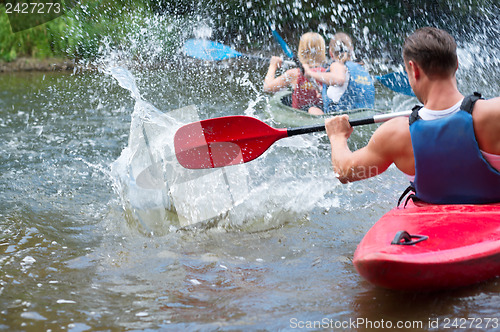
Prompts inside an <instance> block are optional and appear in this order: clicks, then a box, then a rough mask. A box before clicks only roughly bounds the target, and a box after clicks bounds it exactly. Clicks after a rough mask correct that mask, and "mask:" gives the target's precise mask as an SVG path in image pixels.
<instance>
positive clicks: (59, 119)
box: [0, 49, 500, 331]
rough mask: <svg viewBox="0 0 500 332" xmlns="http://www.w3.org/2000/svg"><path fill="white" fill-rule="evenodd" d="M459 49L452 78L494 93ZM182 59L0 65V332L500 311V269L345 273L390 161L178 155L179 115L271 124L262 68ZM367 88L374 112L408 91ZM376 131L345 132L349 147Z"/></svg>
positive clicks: (295, 149)
mask: <svg viewBox="0 0 500 332" xmlns="http://www.w3.org/2000/svg"><path fill="white" fill-rule="evenodd" d="M463 52H464V53H463V54H462V55H461V57H462V59H463V60H464V61H463V62H464V63H465V69H464V70H465V71H464V74H463V76H462V77H461V78H460V84H461V87H463V88H467V89H469V88H470V89H481V90H482V91H486V93H490V94H492V93H493V92H495V93H496V92H498V72H495V71H493V72H492V73H491V76H490V78H491V80H490V81H488V82H486V83H487V84H486V83H484V82H483V83H484V84H483V83H482V82H480V81H477V80H472V79H469V76H468V75H469V74H470V72H471V71H472V69H469V68H470V66H472V64H471V63H470V62H467V61H470V59H471V58H470V53H468V52H467V49H465V50H464V51H463ZM490 60H491V59H490ZM259 66H261V67H259ZM491 66H492V65H491V63H486V64H485V65H483V67H482V68H483V70H486V69H487V68H491ZM113 68H114V69H113ZM186 68H187V69H186ZM186 68H184V70H177V69H176V68H175V67H169V68H165V69H154V70H144V69H142V70H140V69H133V68H132V69H125V68H122V67H108V68H105V70H101V71H99V72H77V73H75V74H71V73H26V74H2V75H0V160H1V162H0V329H2V330H8V331H22V330H27V331H28V330H29V331H42V330H52V331H58V330H69V331H91V330H99V331H102V330H181V329H189V330H287V329H293V328H294V327H300V326H302V327H308V326H307V324H308V322H313V321H322V322H323V323H325V322H329V323H330V324H332V323H331V322H340V323H343V322H350V321H352V320H356V319H364V320H368V321H372V322H374V323H377V322H379V323H380V322H381V321H382V320H384V321H386V322H387V321H391V322H393V323H394V324H396V322H398V321H404V322H413V321H417V322H422V324H423V325H422V328H421V330H427V329H428V328H429V324H430V320H432V321H435V320H436V319H440V320H441V321H443V320H444V319H447V318H451V319H453V318H460V317H479V318H488V317H490V318H493V317H496V318H500V317H499V316H498V307H499V303H500V298H499V291H500V284H499V281H498V280H493V281H489V282H486V283H483V284H480V285H476V286H473V287H469V288H464V289H460V290H455V291H449V292H443V293H437V294H436V293H434V294H419V293H397V292H391V291H386V290H383V289H378V288H375V287H373V286H371V285H370V284H368V283H367V282H366V281H364V280H363V279H362V278H361V277H360V276H359V275H358V274H357V273H356V271H355V269H354V267H353V265H352V261H351V260H352V257H353V253H354V250H355V248H356V246H357V244H358V243H359V242H360V240H361V239H362V237H363V235H364V234H365V233H366V232H367V231H368V229H369V228H370V227H371V226H372V225H373V224H374V223H375V222H376V220H377V219H378V218H380V217H381V216H382V215H383V214H384V213H385V212H386V211H388V210H389V209H390V208H392V207H394V206H395V204H396V201H397V198H398V197H399V194H400V192H401V191H402V190H403V189H404V188H405V187H406V185H407V180H406V178H405V177H404V176H403V175H402V174H401V173H399V172H398V171H397V170H396V169H394V168H390V169H389V170H388V171H387V172H386V173H384V174H383V175H381V176H379V177H377V178H373V179H369V180H366V181H363V182H360V183H354V184H349V185H345V186H344V185H341V184H339V183H338V181H337V180H336V179H335V177H334V174H333V172H332V170H331V166H330V159H329V158H330V152H329V144H328V141H327V138H326V137H325V135H324V133H317V134H310V135H302V136H299V137H294V138H289V139H284V140H281V141H280V142H278V143H276V144H274V145H273V146H272V147H271V148H270V149H269V151H267V152H266V154H264V155H263V156H262V157H261V158H259V159H257V160H255V161H253V162H251V163H248V164H246V165H244V166H237V167H235V168H227V169H226V171H221V170H218V171H209V172H205V173H203V172H204V171H201V172H202V173H196V172H200V171H191V173H189V172H185V171H182V170H179V169H178V168H176V166H175V165H174V164H173V162H174V161H175V160H174V161H173V159H172V158H171V157H172V152H171V150H169V149H171V139H172V136H173V134H174V133H175V130H176V129H177V128H178V127H179V126H180V125H182V124H185V123H187V122H189V121H194V120H196V119H197V118H209V117H214V116H221V115H242V114H245V115H251V116H256V117H258V118H259V119H261V120H263V121H266V122H267V123H269V124H271V125H273V126H275V127H279V126H281V125H280V124H278V123H275V122H273V119H272V117H271V116H270V115H269V112H268V107H269V106H268V99H269V96H268V95H265V94H262V92H261V91H262V89H261V82H262V78H263V75H264V73H265V65H262V64H255V63H253V62H251V63H247V62H244V61H243V62H241V63H239V62H229V63H225V64H221V65H218V66H213V65H209V64H203V63H192V64H189V65H188V67H186ZM235 68H239V71H238V70H235ZM249 73H250V74H249ZM193 77H196V79H193ZM495 80H496V81H495ZM495 84H496V85H495ZM495 87H496V88H495ZM492 91H493V92H492ZM377 96H378V100H377V107H379V108H383V109H393V110H400V109H404V108H405V107H409V106H410V105H413V103H414V102H415V100H410V99H408V98H407V97H402V96H396V95H394V94H392V93H391V92H388V91H386V90H384V88H382V87H381V86H377ZM189 105H193V106H191V107H189V108H184V109H182V110H178V109H180V108H183V107H187V106H189ZM374 129H375V127H374V126H365V127H362V128H357V129H356V131H355V133H354V134H353V137H352V142H351V144H352V147H353V148H356V147H360V146H362V145H363V144H365V143H366V142H367V140H368V138H369V136H370V134H371V133H372V132H373V130H374ZM174 175H175V176H174ZM167 185H169V186H171V188H168V187H166V186H167ZM172 188H173V189H172ZM169 189H172V193H173V194H172V193H171V195H173V197H172V196H169V195H168V194H166V193H167V191H168V190H169ZM168 205H171V206H170V207H172V206H175V207H176V209H177V213H176V212H175V211H172V209H166V208H165V207H166V206H168ZM198 221H201V222H198ZM321 327H324V326H320V328H321ZM369 327H370V326H369V325H363V324H361V325H359V326H358V328H357V329H359V330H364V329H369ZM416 327H418V325H416ZM491 327H492V326H491V325H490V328H488V329H491V330H493V329H492V328H491ZM316 329H318V326H316ZM347 329H351V330H352V329H353V328H352V325H350V327H349V328H347ZM417 330H418V328H417Z"/></svg>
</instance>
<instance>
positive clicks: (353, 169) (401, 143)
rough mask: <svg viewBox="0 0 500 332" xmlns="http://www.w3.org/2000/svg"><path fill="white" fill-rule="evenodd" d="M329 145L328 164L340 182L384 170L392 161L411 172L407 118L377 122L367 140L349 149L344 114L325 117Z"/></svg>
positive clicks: (368, 175) (412, 171) (412, 165)
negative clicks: (363, 145)
mask: <svg viewBox="0 0 500 332" xmlns="http://www.w3.org/2000/svg"><path fill="white" fill-rule="evenodd" d="M325 127H326V132H327V134H328V138H329V139H330V144H331V148H332V164H333V169H334V171H335V173H336V174H337V176H338V178H339V180H340V182H342V183H347V182H353V181H358V180H363V179H366V178H369V177H372V176H375V175H378V174H380V173H382V172H384V171H385V170H386V169H387V168H388V167H389V166H390V165H391V164H392V163H396V166H397V167H398V168H399V169H401V170H402V171H403V172H405V173H407V174H414V172H415V170H414V161H413V150H412V149H411V138H410V134H409V129H408V119H407V118H396V119H392V120H390V121H388V122H386V123H384V124H383V125H382V126H380V127H379V128H378V129H377V130H376V131H375V132H374V133H373V136H372V137H371V139H370V141H369V142H368V144H367V145H366V146H365V147H363V148H361V149H359V150H356V151H354V152H352V151H351V150H350V149H349V147H348V145H347V140H348V138H349V137H350V135H351V133H352V131H353V129H352V127H351V126H350V124H349V121H348V116H346V115H343V116H337V117H334V118H330V119H327V120H326V121H325Z"/></svg>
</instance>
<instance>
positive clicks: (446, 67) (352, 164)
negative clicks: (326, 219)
mask: <svg viewBox="0 0 500 332" xmlns="http://www.w3.org/2000/svg"><path fill="white" fill-rule="evenodd" d="M456 48H457V45H456V43H455V40H454V39H453V37H452V36H450V35H449V34H448V33H447V32H445V31H443V30H440V29H437V28H432V27H426V28H422V29H418V30H416V31H415V32H414V33H413V34H411V35H410V36H409V37H408V38H407V39H406V40H405V43H404V46H403V58H404V62H405V68H406V71H407V73H408V78H409V81H410V85H411V87H412V89H413V91H414V93H415V95H416V96H417V98H418V100H419V101H420V102H422V103H423V107H422V106H417V107H415V108H414V110H413V114H412V116H410V119H408V118H403V117H400V118H394V119H392V120H389V121H387V122H386V123H384V124H383V125H381V126H380V127H379V128H378V129H377V130H376V131H375V132H374V133H373V136H372V137H371V139H370V141H369V142H368V144H367V145H366V146H365V147H363V148H361V149H359V150H356V151H354V152H351V151H350V149H349V147H348V145H347V140H348V138H349V136H350V135H351V133H352V131H353V128H352V127H351V126H350V125H349V122H348V116H346V115H343V116H337V117H334V118H330V119H327V120H326V121H325V127H326V131H327V134H328V137H329V139H330V143H331V149H332V164H333V168H334V171H335V173H336V174H337V176H338V178H339V180H340V181H341V182H342V183H347V182H350V181H357V180H362V179H365V178H368V177H371V176H375V175H377V174H380V173H382V172H384V171H385V170H386V169H387V168H388V167H389V166H390V165H391V164H392V163H394V164H395V165H396V167H397V168H398V169H400V170H401V171H402V172H404V173H405V174H407V175H408V177H409V178H410V181H411V182H412V185H413V189H414V191H415V195H416V197H417V198H419V199H421V200H423V201H425V202H429V203H435V204H467V203H471V204H474V203H478V204H480V203H492V202H500V97H496V98H492V99H488V100H484V99H481V98H480V97H479V95H478V94H475V95H472V96H468V97H465V98H464V96H463V95H462V94H461V93H460V92H459V91H458V89H457V82H456V76H455V74H456V71H457V69H458V58H457V54H456Z"/></svg>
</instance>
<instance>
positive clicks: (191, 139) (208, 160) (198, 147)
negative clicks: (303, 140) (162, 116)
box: [174, 115, 288, 169]
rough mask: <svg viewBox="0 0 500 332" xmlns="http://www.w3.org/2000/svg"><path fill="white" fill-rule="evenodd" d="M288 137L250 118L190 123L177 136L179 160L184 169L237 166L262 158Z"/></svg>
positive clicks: (218, 119) (280, 130) (285, 133)
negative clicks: (275, 144)
mask: <svg viewBox="0 0 500 332" xmlns="http://www.w3.org/2000/svg"><path fill="white" fill-rule="evenodd" d="M284 137H288V134H287V130H286V129H275V128H272V127H270V126H268V125H267V124H265V123H264V122H262V121H260V120H258V119H256V118H252V117H249V116H239V115H238V116H225V117H221V118H215V119H208V120H202V121H198V122H193V123H190V124H187V125H185V126H183V127H181V128H179V130H177V132H176V133H175V136H174V146H175V155H176V157H177V160H178V161H179V163H180V164H181V165H182V166H183V167H184V168H189V169H204V168H217V167H224V166H230V165H237V164H243V163H246V162H249V161H251V160H254V159H255V158H257V157H259V156H260V155H262V154H263V153H264V152H265V151H266V150H267V149H268V148H269V147H270V146H271V145H272V144H273V143H274V142H276V141H277V140H279V139H281V138H284Z"/></svg>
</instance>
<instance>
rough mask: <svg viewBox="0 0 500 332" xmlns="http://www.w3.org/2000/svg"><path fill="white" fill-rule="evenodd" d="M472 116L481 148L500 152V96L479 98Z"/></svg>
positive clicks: (491, 151)
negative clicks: (485, 98) (486, 98)
mask: <svg viewBox="0 0 500 332" xmlns="http://www.w3.org/2000/svg"><path fill="white" fill-rule="evenodd" d="M472 118H473V121H474V131H475V133H476V139H477V141H478V143H479V147H480V149H481V150H483V151H485V152H488V153H493V154H500V97H497V98H493V99H488V100H478V101H477V102H476V104H475V106H474V111H473V112H472Z"/></svg>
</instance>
